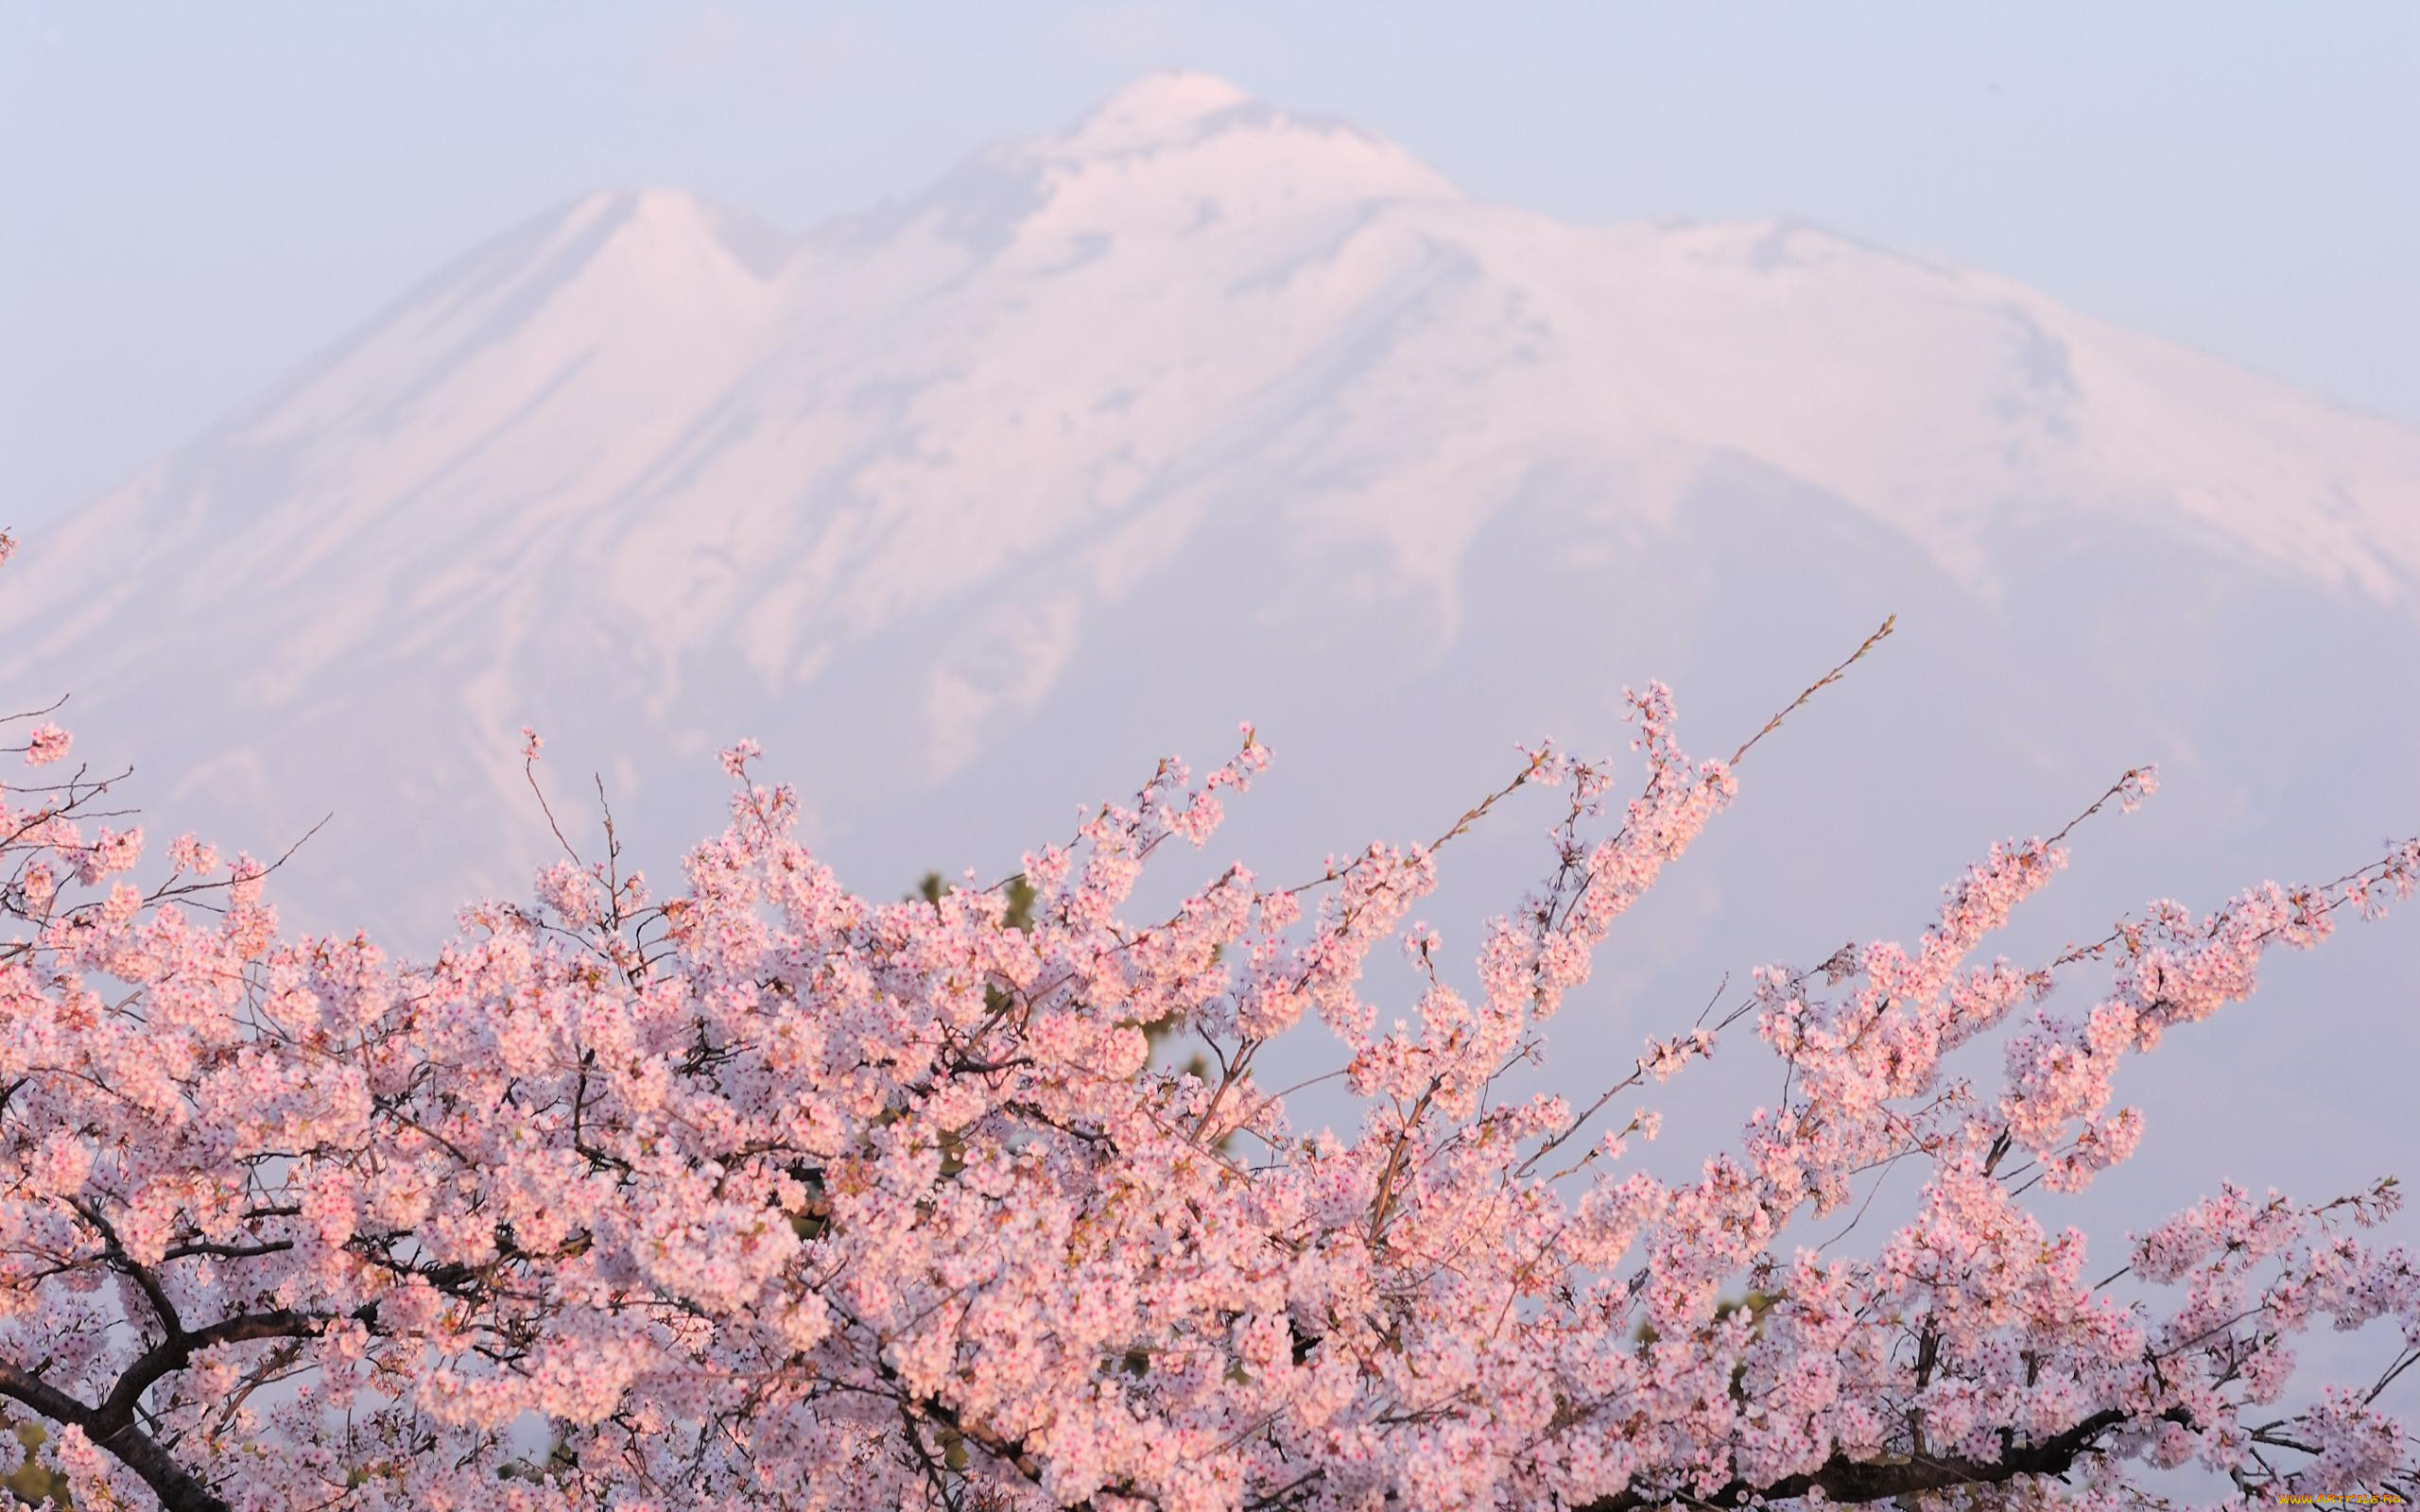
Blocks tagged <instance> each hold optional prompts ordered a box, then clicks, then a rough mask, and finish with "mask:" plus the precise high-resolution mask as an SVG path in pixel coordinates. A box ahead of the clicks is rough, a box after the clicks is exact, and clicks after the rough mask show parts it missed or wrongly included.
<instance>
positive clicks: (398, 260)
mask: <svg viewBox="0 0 2420 1512" xmlns="http://www.w3.org/2000/svg"><path fill="white" fill-rule="evenodd" d="M1166 65H1182V66H1187V67H1195V68H1204V69H1209V70H1213V71H1216V72H1219V73H1221V74H1224V75H1227V76H1228V77H1233V78H1235V79H1236V80H1237V81H1238V82H1240V83H1242V84H1243V85H1244V86H1246V87H1247V88H1249V89H1251V90H1253V92H1254V93H1256V94H1260V95H1262V96H1264V97H1266V98H1269V99H1271V100H1273V101H1275V102H1277V103H1279V104H1282V105H1288V106H1293V107H1298V108H1302V109H1306V110H1313V111H1319V112H1333V113H1337V114H1341V115H1344V116H1347V117H1349V118H1352V119H1354V120H1356V121H1357V122H1359V123H1360V124H1362V125H1364V126H1366V127H1369V128H1371V129H1374V130H1376V131H1379V132H1381V133H1384V134H1386V135H1389V136H1392V137H1393V138H1395V139H1396V140H1398V141H1401V142H1403V143H1404V144H1406V145H1407V146H1409V147H1410V148H1412V149H1413V150H1414V151H1416V152H1418V153H1420V154H1421V155H1422V156H1424V157H1426V159H1427V160H1428V161H1429V162H1431V163H1435V164H1436V165H1438V166H1439V167H1441V168H1443V170H1444V171H1445V172H1447V173H1448V174H1450V175H1451V176H1452V177H1454V178H1455V179H1456V180H1459V181H1460V182H1461V184H1462V185H1463V187H1464V188H1465V189H1467V190H1468V191H1469V192H1471V193H1472V194H1474V195H1477V196H1480V197H1483V198H1491V199H1499V200H1506V201H1512V202H1515V203H1519V204H1523V205H1527V206H1530V207H1533V208H1536V209H1540V210H1544V211H1547V212H1549V213H1551V214H1553V215H1559V216H1562V217H1564V218H1567V219H1573V220H1582V221H1607V220H1619V219H1629V218H1636V217H1652V216H1674V215H1679V216H1762V215H1774V214H1779V213H1785V212H1788V213H1796V214H1800V215H1806V216H1808V217H1810V218H1812V219H1815V220H1818V221H1821V222H1824V223H1825V224H1827V225H1829V226H1832V227H1834V228H1836V229H1839V230H1841V231H1844V232H1851V233H1853V234H1857V235H1859V236H1863V237H1865V238H1868V239H1870V240H1873V241H1876V242H1879V243H1882V244H1885V245H1888V246H1891V247H1894V248H1899V249H1907V250H1910V251H1918V252H1925V253H1929V254H1934V255H1938V256H1945V257H1947V258H1951V259H1954V260H1958V261H1962V262H1965V263H1970V264H1974V265H1977V266H1984V267H1989V268H1992V269H1995V270H1997V271H2001V272H2005V273H2008V274H2011V275H2014V276H2015V277H2017V278H2020V279H2023V280H2025V281H2027V282H2029V283H2034V284H2037V285H2039V286H2041V287H2043V288H2045V289H2048V290H2049V291H2050V292H2052V293H2054V294H2056V295H2058V296H2060V297H2061V298H2063V299H2065V300H2066V301H2069V302H2071V303H2073V304H2075V305H2078V306H2080V307H2082V308H2083V309H2085V310H2087V311H2090V312H2092V313H2095V314H2099V315H2102V316H2107V317H2110V318H2117V319H2119V320H2122V321H2125V322H2128V323H2132V324H2135V325H2139V326H2143V327H2146V328H2149V329H2152V330H2154V331H2158V332H2161V333H2163V334H2166V335H2172V336H2176V337H2179V338H2182V339H2184V340H2187V341H2189V342H2191V343H2193V344H2195V345H2197V346H2200V347H2203V348H2204V349H2206V350H2209V351H2212V352H2219V353H2221V354H2223V355H2226V356H2228V357H2231V358H2234V359H2236V360H2238V361H2241V362H2244V363H2247V364H2249V365H2251V366H2254V367H2256V368H2259V369H2265V370H2268V371H2270V372H2273V373H2276V374H2278V375H2280V376H2283V377H2286V378H2289V379H2291V380H2293V381H2295V382H2297V383H2300V384H2303V385H2305V386H2307V387H2310V388H2313V389H2316V390H2318V391H2320V392H2322V393H2325V394H2326V395H2328V396H2330V397H2332V398H2334V399H2337V400H2339V401H2341V402H2342V403H2345V404H2350V405H2353V406H2355V407H2358V408H2361V409H2366V410H2371V411H2375V412H2378V413H2383V414H2387V415H2391V416H2394V417H2395V418H2397V419H2400V420H2402V421H2407V422H2412V423H2420V360H2416V359H2415V358H2414V356H2413V353H2414V352H2420V277H2415V272H2414V270H2415V268H2420V193H2415V189H2420V103H2415V101H2420V7H2415V6H2411V5H2409V4H2405V3H2401V0H2394V3H2378V4H2360V5H2355V4H2342V5H2334V6H2329V7H2326V8H2325V9H2314V8H2302V7H2286V6H2276V5H2237V4H2211V3H2208V0H2198V3H2194V4H2138V5H2129V6H2125V7H2115V8H2100V7H2090V8H2087V7H2084V6H2081V5H2047V6H2039V7H2025V8H2022V9H2020V8H2014V7H1993V8H1984V7H1958V8H1935V7H1929V6H1927V7H1918V6H1901V5H1855V6H1833V7H1823V8H1816V7H1794V8H1788V9H1785V8H1780V7H1772V8H1748V7H1735V6H1727V5H1616V4H1602V3H1600V4H1592V5H1586V6H1563V5H1546V4H1532V5H1524V6H1520V7H1488V8H1478V7H1469V6H1455V7H1426V6H1418V5H1410V4H1406V3H1403V0H1391V3H1389V4H1385V5H1346V4H1325V5H1322V6H1319V7H1313V8H1305V7H1299V6H1290V5H1286V6H1280V5H1221V6H1218V7H1215V8H1214V7H1210V6H1206V5H1205V6H1194V7H1185V6H1174V5H1165V6H1164V5H1154V4H1149V3H1145V4H1131V5H1078V4H1029V5H1021V6H1015V7H1007V6H1001V7H992V6H981V7H978V6H973V5H962V6H961V5H926V6H921V7H917V8H914V9H912V10H911V9H904V8H903V9H895V10H883V9H873V8H857V7H838V6H833V7H807V6H793V7H774V6H749V5H712V6H697V7H681V6H671V5H653V6H637V5H626V4H593V3H592V4H580V5H573V4H568V3H565V4H542V3H535V0H532V3H523V4H516V5H513V6H510V7H493V6H489V5H474V4H419V5H415V6H412V7H409V8H404V7H391V8H369V7H319V6H305V5H299V4H298V5H276V6H272V5H219V6H213V7H206V8H205V7H194V6H179V7H167V6H161V7H156V8H153V7H138V6H132V5H118V6H78V7H69V6H64V5H59V6H46V7H37V6H33V5H30V4H19V5H15V6H12V7H9V9H5V10H0V479H5V480H6V485H7V493H6V495H5V497H0V523H6V522H7V521H10V520H13V521H15V522H16V523H18V524H28V523H31V522H33V521H36V520H39V519H41V518H43V516H45V515H48V514H50V513H52V512H53V511H55V510H57V509H58V508H61V507H65V506H69V505H72V504H74V503H77V502H78V501H80V500H81V499H82V498H84V497H86V496H88V495H89V494H91V493H93V492H95V491H97V490H100V489H102V488H105V487H107V486H108V485H110V484H111V483H112V482H114V481H116V480H117V479H119V478H120V477H122V476H124V475H125V474H127V473H129V472H132V471H134V470H135V469H137V468H139V467H141V466H143V465H144V464H146V463H147V462H149V461H150V460H152V459H153V458H155V457H156V456H157V455H160V454H161V453H163V452H164V451H165V450H167V449H168V448H170V447H171V446H173V445H174V444H176V443H177V442H178V441H180V440H182V439H183V438H186V437H187V436H189V435H191V434H192V433H193V432H195V431H196V430H198V429H199V428H200V427H201V426H203V425H205V424H207V423H208V422H209V421H211V420H213V419H214V418H215V417H216V415H217V414H219V413H220V412H221V411H223V410H224V409H226V408H227V407H229V406H230V405H232V404H234V403H236V402H237V401H239V400H241V399H243V398H244V397H246V396H248V395H249V394H251V393H252V392H254V391H256V390H257V389H259V388H260V387H263V386H264V385H266V384H268V383H269V382H271V381H273V380H274V379H275V378H277V376H278V375H279V374H281V373H282V372H283V371H285V369H288V368H290V367H292V366H294V365H296V364H297V363H299V362H300V361H301V360H302V358H304V357H305V356H307V355H308V354H309V353H310V352H313V351H314V350H316V349H318V348H319V347H320V346H322V345H323V344H325V343H327V342H329V341H331V340H333V339H335V338H336V337H337V336H339V335H342V334H343V333H344V332H345V331H347V330H348V329H350V328H351V327H352V326H353V325H354V324H355V323H357V322H359V321H361V320H362V319H364V318H367V317H369V316H370V315H371V314H372V313H373V312H374V311H375V310H376V309H377V308H378V307H380V306H381V305H383V304H384V303H385V302H386V301H388V300H389V299H390V298H392V297H393V296H395V295H396V294H398V293H399V292H401V291H402V290H403V288H404V287H405V286H406V285H407V284H408V283H411V282H412V281H414V280H415V279H417V278H418V277H420V276H421V275H423V274H424V273H426V272H427V271H429V270H430V269H431V268H433V267H434V266H437V265H439V264H441V263H442V262H444V261H446V260H447V259H449V258H451V257H452V256H454V255H455V254H457V253H458V252H460V251H462V250H464V249H467V248H468V247H470V246H471V245H473V244H475V243H476V242H478V241H479V240H481V239H482V238H484V237H486V236H488V235H490V234H492V233H493V232H496V231H498V230H501V229H502V228H504V227H506V226H508V225H510V223H512V222H513V221H515V220H518V219H520V218H522V217H524V216H527V215H531V214H534V213H536V212H539V211H541V210H544V208H546V207H547V206H549V205H550V204H553V203H555V202H558V201H561V200H563V199H566V198H570V197H572V196H574V195H576V194H579V193H581V192H583V191H585V190H587V189H590V188H594V187H597V186H600V185H613V184H627V183H641V182H655V183H671V184H677V185H681V186H683V187H686V188H689V189H693V190H696V191H699V192H700V193H703V194H706V195H708V196H711V197H714V198H720V199H723V200H726V201H729V202H731V203H734V204H736V205H739V206H742V207H745V208H747V209H750V210H752V211H754V212H756V213H758V214H760V215H764V216H766V217H768V218H769V219H771V220H773V221H775V222H776V223H779V224H782V225H785V226H787V227H790V228H792V229H797V228H801V227H804V226H805V225H808V224H811V223H812V222H814V221H816V220H817V219H819V218H821V217H822V216H825V215H831V214H834V213H837V212H841V211H846V210H850V209H854V208H857V207H860V206H862V205H864V204H866V203H868V202H870V201H872V200H874V199H878V198H882V197H883V196H885V195H890V194H904V193H907V192H909V191H911V190H913V189H915V188H916V187H918V186H919V185H921V184H922V183H923V182H924V181H925V180H927V179H930V178H931V177H933V176H934V175H936V174H937V173H939V172H940V171H941V170H942V169H943V168H945V167H946V166H947V165H948V164H950V163H952V162H953V161H955V160H956V159H957V158H958V157H959V156H960V155H961V154H962V153H964V152H965V151H967V150H968V149H970V148H971V147H974V146H977V145H978V144H980V143H982V142H985V141H987V140H990V139H994V138H997V137H1000V136H1004V135H1015V134H1029V133H1033V132H1038V131H1046V130H1050V129H1056V128H1057V127H1059V126H1061V125H1063V124H1064V123H1065V122H1066V121H1068V120H1069V119H1071V118H1072V117H1074V116H1076V115H1077V114H1079V113H1080V112H1082V110H1083V109H1084V108H1085V107H1086V106H1087V105H1088V104H1090V103H1091V102H1092V101H1093V100H1095V99H1096V98H1098V96H1099V95H1101V94H1105V93H1107V92H1108V91H1110V90H1112V89H1114V88H1115V87H1116V86H1117V85H1118V84H1120V83H1121V82H1123V81H1125V80H1126V79H1127V78H1129V77H1132V75H1134V74H1136V73H1138V72H1140V71H1142V70H1144V69H1147V68H1150V67H1158V66H1166Z"/></svg>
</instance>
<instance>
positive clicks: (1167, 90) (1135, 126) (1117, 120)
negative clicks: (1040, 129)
mask: <svg viewBox="0 0 2420 1512" xmlns="http://www.w3.org/2000/svg"><path fill="white" fill-rule="evenodd" d="M1252 103H1253V97H1252V95H1251V94H1248V93H1246V92H1245V91H1244V90H1243V89H1242V88H1241V87H1240V86H1238V85H1236V84H1235V83H1233V82H1232V81H1230V80H1228V79H1224V78H1220V77H1219V76H1218V75H1216V74H1203V73H1197V72H1195V71H1193V70H1190V69H1181V68H1166V69H1159V70H1155V71H1154V72H1151V73H1149V74H1145V75H1143V76H1142V77H1139V78H1137V79H1135V80H1133V81H1132V83H1129V84H1127V85H1126V86H1125V87H1124V88H1122V89H1120V90H1118V91H1117V92H1116V93H1115V94H1112V95H1110V96H1109V97H1108V98H1107V99H1105V100H1103V101H1101V102H1100V103H1099V104H1098V105H1096V106H1094V107H1093V108H1092V110H1091V111H1090V112H1087V113H1086V114H1085V116H1084V118H1083V119H1082V120H1081V121H1080V122H1079V123H1078V124H1077V126H1076V128H1075V129H1074V130H1073V131H1072V132H1070V133H1069V139H1070V141H1071V142H1072V143H1074V144H1077V145H1080V146H1086V147H1092V148H1097V149H1104V150H1110V151H1118V150H1132V149H1134V148H1138V147H1150V146H1161V145H1163V144H1167V143H1169V142H1174V141H1182V140H1184V138H1186V137H1189V136H1191V135H1193V134H1194V133H1195V132H1196V131H1197V130H1198V129H1200V127H1201V123H1203V122H1204V121H1207V120H1209V119H1210V118H1212V117H1213V116H1217V115H1220V114H1223V113H1224V112H1228V111H1232V110H1235V109H1236V108H1237V107H1238V106H1246V105H1251V104H1252Z"/></svg>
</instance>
